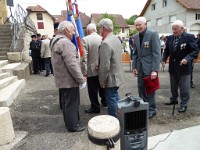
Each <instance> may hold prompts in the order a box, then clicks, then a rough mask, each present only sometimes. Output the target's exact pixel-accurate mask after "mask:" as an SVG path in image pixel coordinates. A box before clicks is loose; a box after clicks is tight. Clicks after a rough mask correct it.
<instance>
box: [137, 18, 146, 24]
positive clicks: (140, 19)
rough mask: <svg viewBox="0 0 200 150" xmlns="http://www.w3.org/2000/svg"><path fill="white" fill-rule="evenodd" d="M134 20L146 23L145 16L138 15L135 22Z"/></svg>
mask: <svg viewBox="0 0 200 150" xmlns="http://www.w3.org/2000/svg"><path fill="white" fill-rule="evenodd" d="M136 22H142V23H146V22H147V20H146V18H145V17H138V18H137V19H135V23H136Z"/></svg>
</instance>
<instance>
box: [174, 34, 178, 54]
mask: <svg viewBox="0 0 200 150" xmlns="http://www.w3.org/2000/svg"><path fill="white" fill-rule="evenodd" d="M178 40H179V38H178V37H175V38H174V43H173V49H174V51H175V50H176V47H177V44H178Z"/></svg>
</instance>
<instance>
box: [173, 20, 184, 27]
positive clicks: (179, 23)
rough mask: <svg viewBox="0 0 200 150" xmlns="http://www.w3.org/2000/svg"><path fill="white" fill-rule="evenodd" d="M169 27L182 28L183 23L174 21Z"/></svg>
mask: <svg viewBox="0 0 200 150" xmlns="http://www.w3.org/2000/svg"><path fill="white" fill-rule="evenodd" d="M171 26H172V27H173V26H178V27H181V28H184V24H183V21H181V20H176V21H174V22H173V23H172V24H171Z"/></svg>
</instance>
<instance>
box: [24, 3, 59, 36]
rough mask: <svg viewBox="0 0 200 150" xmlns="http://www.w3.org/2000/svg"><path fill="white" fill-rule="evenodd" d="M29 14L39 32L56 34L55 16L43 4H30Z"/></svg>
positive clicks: (50, 34) (49, 34)
mask: <svg viewBox="0 0 200 150" xmlns="http://www.w3.org/2000/svg"><path fill="white" fill-rule="evenodd" d="M26 10H27V11H28V15H29V17H30V18H31V20H32V21H33V22H34V23H35V27H36V29H37V33H40V34H41V35H48V36H49V37H52V36H53V34H54V20H55V19H54V17H53V16H52V15H51V14H50V13H49V12H48V11H46V10H45V9H44V8H42V7H41V6H39V5H37V6H29V7H28V8H27V9H26Z"/></svg>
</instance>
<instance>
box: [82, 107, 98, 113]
mask: <svg viewBox="0 0 200 150" xmlns="http://www.w3.org/2000/svg"><path fill="white" fill-rule="evenodd" d="M85 112H86V113H89V114H98V113H100V110H94V109H92V108H89V109H86V110H85Z"/></svg>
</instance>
